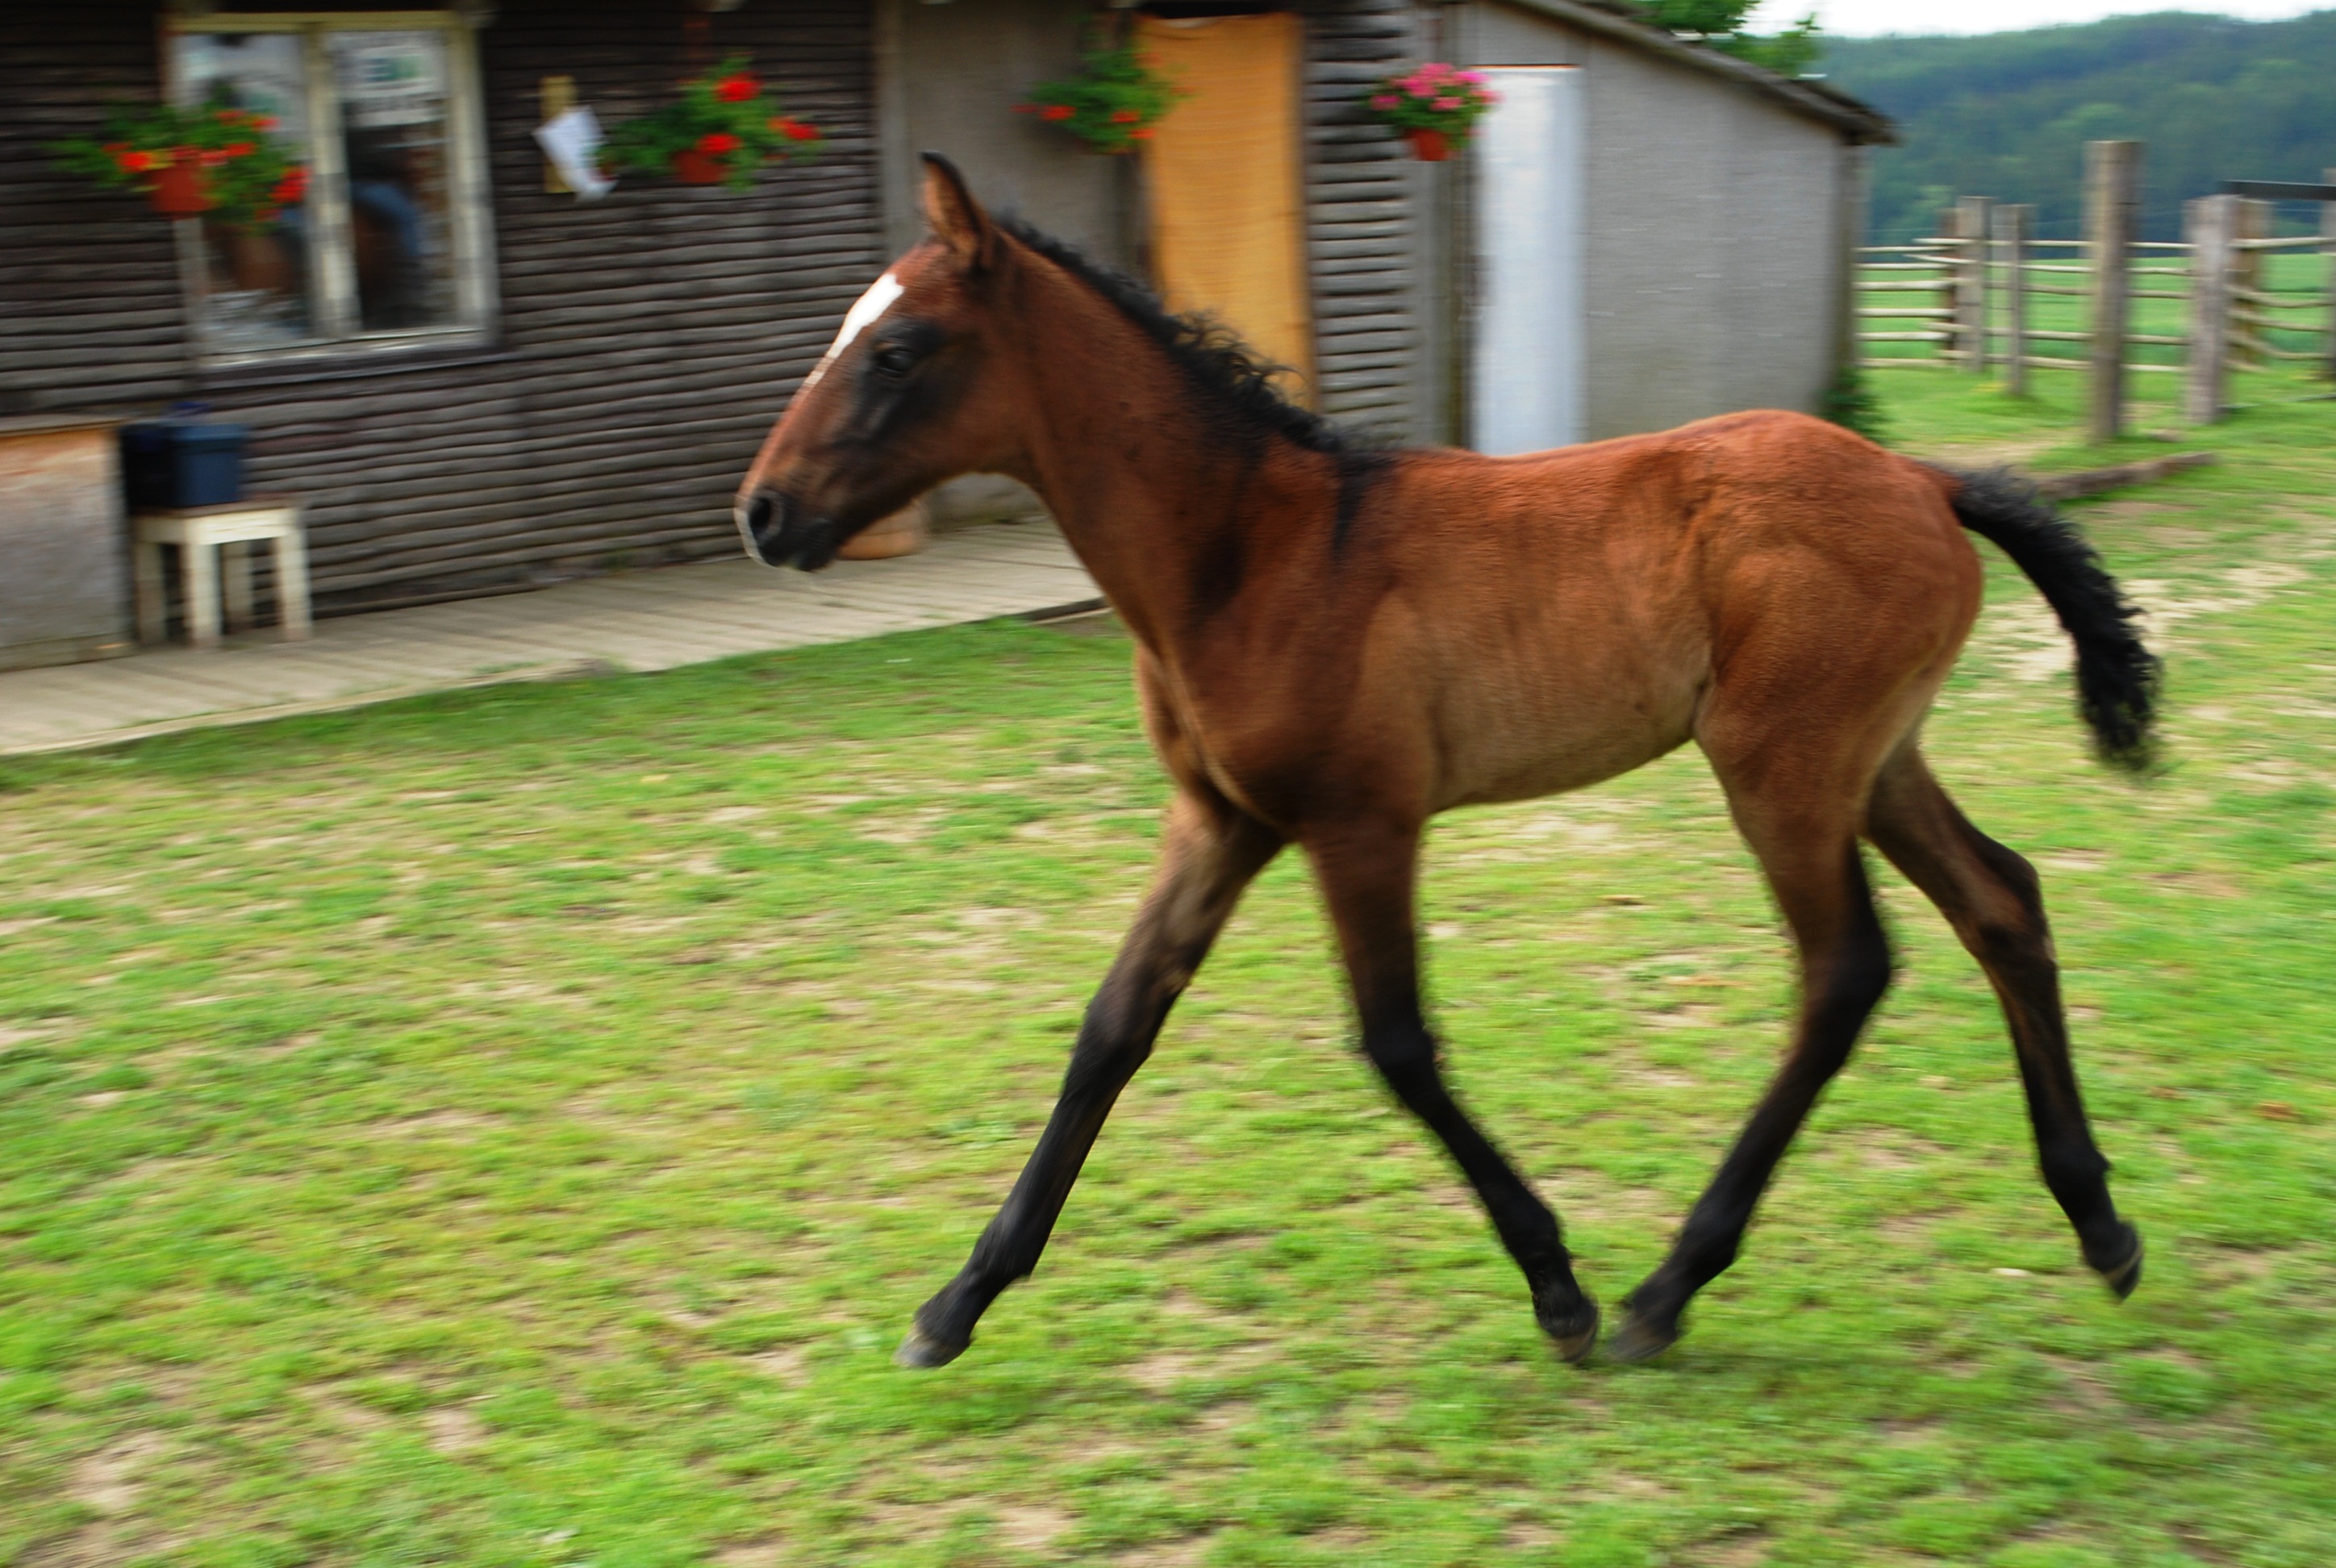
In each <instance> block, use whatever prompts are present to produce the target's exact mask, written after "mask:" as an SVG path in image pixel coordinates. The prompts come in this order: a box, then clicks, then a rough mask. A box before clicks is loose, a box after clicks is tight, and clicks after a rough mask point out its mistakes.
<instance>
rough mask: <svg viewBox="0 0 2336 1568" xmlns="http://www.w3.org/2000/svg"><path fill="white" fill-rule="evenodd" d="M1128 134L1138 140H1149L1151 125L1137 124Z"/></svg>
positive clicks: (1150, 138)
mask: <svg viewBox="0 0 2336 1568" xmlns="http://www.w3.org/2000/svg"><path fill="white" fill-rule="evenodd" d="M1128 134H1129V135H1130V136H1133V137H1134V138H1135V139H1136V140H1137V141H1151V140H1152V127H1151V126H1149V125H1139V126H1137V127H1136V128H1135V129H1134V130H1133V131H1129V132H1128Z"/></svg>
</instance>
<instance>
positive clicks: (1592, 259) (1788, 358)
mask: <svg viewBox="0 0 2336 1568" xmlns="http://www.w3.org/2000/svg"><path fill="white" fill-rule="evenodd" d="M1458 42H1459V47H1460V49H1461V50H1462V52H1463V53H1464V54H1465V58H1466V59H1467V60H1468V62H1469V63H1475V64H1574V65H1580V66H1582V68H1583V72H1584V75H1585V77H1586V79H1587V86H1588V93H1589V104H1588V120H1589V129H1588V136H1587V142H1588V159H1589V167H1588V170H1587V187H1588V189H1587V195H1586V198H1585V201H1584V221H1585V224H1586V227H1587V229H1588V233H1587V235H1586V256H1585V277H1584V280H1583V281H1584V298H1585V320H1584V324H1583V326H1584V332H1585V334H1586V336H1587V339H1588V343H1587V359H1588V374H1587V379H1586V385H1585V388H1584V394H1585V399H1586V404H1587V407H1586V424H1587V433H1588V434H1589V436H1590V437H1591V439H1598V438H1601V437H1604V436H1610V435H1623V434H1628V433H1632V432H1635V431H1644V430H1660V429H1665V428H1667V427H1669V426H1670V425H1674V424H1682V423H1684V422H1686V421H1688V420H1690V419H1698V418H1701V417H1703V416H1705V415H1708V414H1722V413H1726V412H1728V411H1729V410H1732V409H1738V408H1752V407H1764V406H1765V407H1784V408H1800V409H1811V408H1814V407H1815V406H1816V404H1817V401H1818V398H1819V396H1820V395H1821V394H1822V393H1823V392H1824V390H1825V386H1826V385H1827V384H1828V383H1830V382H1831V380H1832V379H1833V376H1834V374H1835V368H1836V365H1837V355H1838V352H1839V326H1840V310H1841V303H1842V297H1843V294H1842V291H1843V287H1844V278H1843V275H1842V268H1843V264H1844V255H1845V251H1844V245H1845V244H1846V240H1845V238H1844V232H1843V225H1844V222H1845V221H1846V220H1847V219H1848V217H1849V215H1850V212H1851V210H1852V209H1851V203H1852V201H1853V200H1854V179H1855V174H1856V170H1857V167H1858V165H1857V161H1856V159H1855V155H1854V150H1852V149H1849V148H1847V147H1845V146H1844V142H1843V139H1842V136H1841V135H1840V133H1839V132H1838V131H1835V130H1834V129H1833V128H1831V127H1829V126H1826V125H1824V124H1821V123H1819V122H1816V121H1814V120H1812V119H1809V118H1807V117H1806V116H1804V115H1802V114H1798V113H1796V112H1793V111H1792V110H1790V109H1789V108H1786V107H1785V106H1784V105H1783V104H1781V103H1778V102H1775V101H1773V100H1771V99H1769V98H1767V97H1765V96H1763V95H1761V94H1759V93H1756V92H1754V91H1753V90H1751V89H1749V88H1747V87H1744V86H1740V85H1737V84H1736V83H1730V82H1728V81H1725V80H1722V79H1719V78H1717V77H1714V76H1710V75H1706V74H1704V73H1699V72H1695V71H1691V70H1689V69H1687V68H1686V67H1684V66H1681V65H1679V64H1678V63H1674V62H1672V61H1670V60H1668V59H1664V58H1661V57H1659V56H1657V55H1654V54H1648V53H1646V52H1643V51H1641V50H1640V49H1636V48H1633V47H1631V46H1630V44H1624V43H1621V42H1618V41H1616V40H1613V39H1611V38H1604V37H1591V36H1590V35H1587V34H1583V33H1581V32H1579V31H1577V30H1575V29H1572V28H1570V27H1568V26H1566V25H1564V24H1562V23H1560V22H1558V21H1555V20H1553V19H1552V18H1549V17H1546V16H1543V15H1536V14H1533V13H1531V12H1528V11H1525V10H1523V9H1520V8H1518V7H1515V6H1510V5H1502V4H1500V3H1499V0H1478V4H1476V5H1472V6H1471V7H1470V8H1469V12H1468V15H1467V16H1466V18H1465V23H1464V26H1463V32H1462V35H1461V38H1460V39H1459V41H1458Z"/></svg>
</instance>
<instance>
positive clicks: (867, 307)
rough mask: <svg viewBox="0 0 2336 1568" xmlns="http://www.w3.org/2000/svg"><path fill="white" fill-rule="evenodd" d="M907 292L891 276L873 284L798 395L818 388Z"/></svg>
mask: <svg viewBox="0 0 2336 1568" xmlns="http://www.w3.org/2000/svg"><path fill="white" fill-rule="evenodd" d="M906 292H907V290H905V289H903V288H902V287H900V279H899V278H895V277H893V276H892V275H891V273H889V272H888V273H886V274H885V275H884V276H883V277H881V278H878V279H877V280H876V281H875V282H873V283H871V284H870V285H869V286H868V292H867V293H865V294H863V295H861V297H860V298H859V299H858V300H857V301H856V302H855V303H854V304H853V305H852V308H851V309H850V310H848V311H846V312H845V313H844V317H843V329H842V331H840V332H838V333H837V334H836V335H835V341H834V342H833V343H831V344H829V345H828V346H827V353H826V354H825V355H822V356H821V358H820V362H819V363H818V364H817V365H813V366H812V367H811V374H810V375H806V376H804V377H803V385H802V386H801V387H800V388H799V389H797V391H796V393H795V395H796V396H797V397H801V396H802V395H803V394H804V393H806V392H809V391H810V390H811V389H812V388H813V387H814V386H817V385H819V378H820V377H821V376H822V375H826V374H827V367H828V366H829V365H833V364H834V363H835V357H836V355H839V354H842V352H843V351H844V350H845V349H847V348H849V347H851V346H852V339H853V338H855V337H857V336H860V335H861V333H862V332H865V331H866V330H868V327H869V325H870V324H871V322H873V321H874V320H875V319H876V318H877V317H880V316H881V315H883V314H884V313H885V312H886V311H887V310H890V309H891V308H892V301H894V300H896V299H898V298H900V296H901V295H902V294H904V293H906Z"/></svg>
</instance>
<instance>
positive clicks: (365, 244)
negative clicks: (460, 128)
mask: <svg viewBox="0 0 2336 1568" xmlns="http://www.w3.org/2000/svg"><path fill="white" fill-rule="evenodd" d="M326 44H327V47H328V48H329V49H330V50H331V52H332V59H333V81H334V84H335V86H336V90H337V91H338V93H339V95H340V102H341V137H342V148H343V157H344V161H345V164H346V169H347V170H348V192H349V238H350V248H351V250H352V252H353V255H352V257H351V259H352V260H353V261H354V263H355V271H356V281H357V316H358V319H359V321H360V322H361V323H362V324H363V326H364V327H365V330H366V331H368V332H384V331H396V330H399V329H401V328H410V327H416V326H451V325H453V324H454V323H455V322H456V321H457V319H458V317H457V314H456V307H455V301H454V251H453V236H452V234H451V232H450V215H451V212H452V208H453V200H452V193H451V192H450V191H449V190H448V188H447V162H448V151H449V150H448V145H447V143H448V138H449V134H450V132H449V128H448V125H447V114H446V91H447V71H446V41H445V38H444V35H443V34H438V33H434V32H433V33H342V32H334V33H331V34H326Z"/></svg>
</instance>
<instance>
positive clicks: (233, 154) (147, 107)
mask: <svg viewBox="0 0 2336 1568" xmlns="http://www.w3.org/2000/svg"><path fill="white" fill-rule="evenodd" d="M275 126H276V122H275V121H274V120H272V119H270V118H269V117H268V116H267V115H265V114H254V113H252V112H249V111H248V110H244V109H238V108H237V107H235V106H234V105H233V104H232V103H229V102H227V101H226V100H225V99H223V98H215V99H213V100H212V101H211V102H209V103H207V104H205V105H204V106H203V107H202V108H200V109H181V108H180V107H178V106H177V105H176V104H172V103H159V104H116V105H115V106H114V107H113V108H112V110H110V111H109V112H107V114H106V121H105V133H104V135H103V136H102V137H94V136H81V137H75V138H73V140H72V141H60V142H57V143H55V144H54V145H53V146H52V147H51V148H50V149H49V151H51V153H53V154H54V156H55V158H56V162H57V167H58V168H60V169H63V170H66V171H67V172H69V173H73V174H80V175H83V176H85V177H87V178H89V179H91V180H95V181H96V182H97V183H98V184H100V185H102V186H104V187H105V188H106V189H108V190H135V191H138V192H140V193H141V194H142V195H143V196H144V197H145V198H146V201H147V205H148V206H150V207H151V208H152V209H154V210H155V211H156V212H159V213H161V215H162V216H163V217H165V218H194V217H197V216H200V215H202V214H206V213H208V214H209V215H210V217H211V219H212V221H214V222H216V223H220V224H224V225H225V226H226V227H227V228H229V229H232V230H233V231H235V232H236V233H238V234H253V233H257V232H258V231H259V230H260V229H265V228H267V227H268V225H269V224H271V223H273V222H275V221H276V219H277V215H278V214H279V213H281V212H282V211H283V209H285V208H287V207H290V206H294V205H296V204H297V203H298V202H300V201H301V200H305V199H306V197H307V190H308V171H307V170H306V169H304V168H302V167H301V166H300V165H298V164H297V163H295V162H293V161H292V160H291V159H290V158H289V157H287V155H286V154H285V151H284V148H283V146H282V144H281V143H280V142H278V141H277V139H276V138H275V137H273V136H270V135H269V134H268V132H269V131H272V130H274V129H275Z"/></svg>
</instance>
